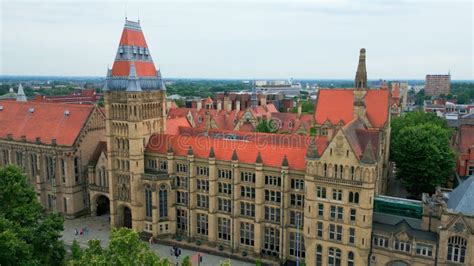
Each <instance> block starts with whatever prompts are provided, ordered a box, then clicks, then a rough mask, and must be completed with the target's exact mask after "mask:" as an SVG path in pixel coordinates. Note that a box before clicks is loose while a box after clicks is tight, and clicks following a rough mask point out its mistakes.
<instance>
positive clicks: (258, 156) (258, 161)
mask: <svg viewBox="0 0 474 266" xmlns="http://www.w3.org/2000/svg"><path fill="white" fill-rule="evenodd" d="M262 162H263V161H262V155H261V154H260V152H258V154H257V159H256V160H255V163H262Z"/></svg>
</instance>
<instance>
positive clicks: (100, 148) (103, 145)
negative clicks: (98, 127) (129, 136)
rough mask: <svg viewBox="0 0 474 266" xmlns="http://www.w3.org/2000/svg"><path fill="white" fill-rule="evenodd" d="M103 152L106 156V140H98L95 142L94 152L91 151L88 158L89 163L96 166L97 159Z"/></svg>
mask: <svg viewBox="0 0 474 266" xmlns="http://www.w3.org/2000/svg"><path fill="white" fill-rule="evenodd" d="M102 153H104V154H105V156H107V142H106V141H99V144H97V147H96V148H95V150H94V153H92V156H91V158H90V160H89V165H92V166H96V164H97V161H98V160H99V158H100V155H101V154H102Z"/></svg>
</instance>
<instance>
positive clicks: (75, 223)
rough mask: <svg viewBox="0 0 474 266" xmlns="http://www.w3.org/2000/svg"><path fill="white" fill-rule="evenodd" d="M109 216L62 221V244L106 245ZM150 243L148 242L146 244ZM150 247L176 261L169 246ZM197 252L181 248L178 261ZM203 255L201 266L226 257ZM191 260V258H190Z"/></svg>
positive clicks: (217, 262) (162, 255)
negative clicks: (94, 240) (97, 241)
mask: <svg viewBox="0 0 474 266" xmlns="http://www.w3.org/2000/svg"><path fill="white" fill-rule="evenodd" d="M81 229H84V233H83V234H82V235H81V234H78V235H76V234H75V230H77V231H78V232H79V233H80V231H81ZM109 231H110V224H109V216H108V215H102V216H90V217H81V218H77V219H73V220H65V221H64V232H63V237H62V240H63V241H64V244H66V245H68V246H70V245H71V244H72V242H73V241H74V240H76V241H77V242H78V243H79V245H81V246H82V247H85V246H86V245H87V242H88V241H89V240H91V239H99V240H100V241H101V244H102V245H108V243H109ZM148 245H150V244H148ZM150 246H151V249H152V250H154V251H155V252H156V253H157V254H158V255H159V256H160V257H162V258H168V259H169V260H170V261H171V262H173V263H176V257H174V256H171V255H170V249H171V246H167V245H162V244H152V245H150ZM196 253H197V252H196V251H192V250H187V249H181V256H179V258H178V261H179V263H180V265H181V261H182V259H183V258H184V257H185V256H189V257H190V258H192V257H193V256H194V255H195V254H196ZM199 253H200V254H201V255H202V256H203V261H202V262H201V263H200V265H201V266H207V265H209V266H216V265H220V262H221V261H223V260H225V259H227V258H225V257H221V256H216V255H211V254H207V253H203V252H199ZM191 261H192V260H191ZM192 262H193V265H197V263H196V262H195V261H192ZM231 263H232V265H238V266H240V265H242V266H250V265H254V264H252V263H248V262H242V261H237V260H233V259H231Z"/></svg>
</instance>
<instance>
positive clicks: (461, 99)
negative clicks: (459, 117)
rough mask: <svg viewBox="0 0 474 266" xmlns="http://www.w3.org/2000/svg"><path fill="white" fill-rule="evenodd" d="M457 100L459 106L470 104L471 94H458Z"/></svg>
mask: <svg viewBox="0 0 474 266" xmlns="http://www.w3.org/2000/svg"><path fill="white" fill-rule="evenodd" d="M456 99H457V103H458V104H468V103H469V102H470V100H469V94H468V93H467V92H462V93H460V94H458V95H457V98H456Z"/></svg>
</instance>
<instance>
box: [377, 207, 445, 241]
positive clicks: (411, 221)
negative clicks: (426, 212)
mask: <svg viewBox="0 0 474 266" xmlns="http://www.w3.org/2000/svg"><path fill="white" fill-rule="evenodd" d="M373 219H374V220H373V223H372V229H373V232H374V233H381V234H385V235H392V234H397V233H399V232H401V231H405V232H407V234H408V235H409V236H411V237H415V238H416V239H419V240H420V239H421V240H427V241H431V242H436V241H437V238H436V234H435V233H434V232H429V231H425V230H422V229H421V220H419V219H415V218H407V217H400V216H395V215H390V214H383V213H374V218H373Z"/></svg>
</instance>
